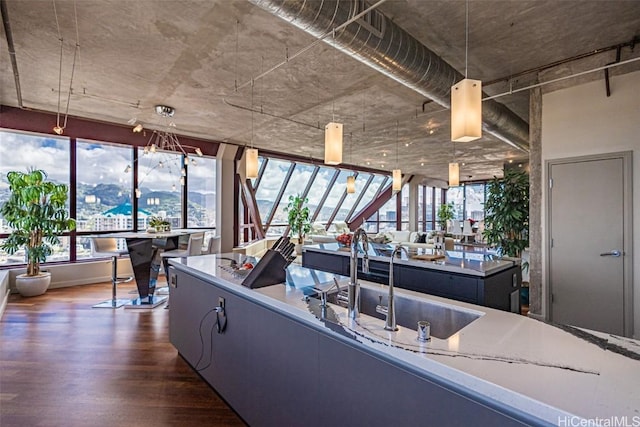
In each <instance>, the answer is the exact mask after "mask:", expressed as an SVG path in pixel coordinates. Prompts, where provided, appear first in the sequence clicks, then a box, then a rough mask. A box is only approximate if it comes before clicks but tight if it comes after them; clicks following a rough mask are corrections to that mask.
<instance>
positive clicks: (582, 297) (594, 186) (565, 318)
mask: <svg viewBox="0 0 640 427" xmlns="http://www.w3.org/2000/svg"><path fill="white" fill-rule="evenodd" d="M625 156H627V157H628V158H627V157H625ZM630 157H631V154H630V153H616V154H613V155H604V156H598V157H586V158H581V159H568V160H560V161H552V162H549V164H548V174H549V175H548V176H549V178H550V180H549V190H548V191H549V192H548V195H549V197H548V198H547V200H549V216H548V218H549V235H548V237H549V239H548V246H547V248H548V254H549V276H548V277H549V290H550V301H549V307H550V311H549V312H550V319H551V320H552V321H553V322H555V323H562V324H567V325H572V326H578V327H584V328H588V329H593V330H597V331H602V332H609V333H613V334H618V335H625V334H626V335H630V334H631V333H632V329H631V328H632V322H631V320H632V317H631V316H632V315H631V313H632V305H631V304H632V300H631V292H630V291H631V286H632V283H631V274H630V271H631V264H632V258H631V230H630V224H631V223H630V216H631V212H632V211H630V207H631V200H630V199H631V192H630V191H628V190H629V188H628V186H629V185H630V182H629V181H630V176H631V172H630V168H631V160H630Z"/></svg>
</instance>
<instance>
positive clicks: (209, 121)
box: [0, 0, 640, 180]
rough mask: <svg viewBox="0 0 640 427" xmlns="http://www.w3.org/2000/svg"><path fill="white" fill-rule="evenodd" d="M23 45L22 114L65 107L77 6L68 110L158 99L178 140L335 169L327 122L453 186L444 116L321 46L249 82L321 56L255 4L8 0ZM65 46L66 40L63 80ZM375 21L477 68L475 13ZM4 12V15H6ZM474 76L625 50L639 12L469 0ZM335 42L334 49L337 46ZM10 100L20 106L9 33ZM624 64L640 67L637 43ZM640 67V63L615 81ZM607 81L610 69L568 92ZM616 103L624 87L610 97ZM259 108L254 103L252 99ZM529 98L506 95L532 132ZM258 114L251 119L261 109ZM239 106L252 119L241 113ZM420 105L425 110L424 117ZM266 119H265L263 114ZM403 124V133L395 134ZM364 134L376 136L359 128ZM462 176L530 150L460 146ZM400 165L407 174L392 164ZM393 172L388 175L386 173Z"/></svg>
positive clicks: (2, 96)
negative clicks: (171, 111)
mask: <svg viewBox="0 0 640 427" xmlns="http://www.w3.org/2000/svg"><path fill="white" fill-rule="evenodd" d="M2 1H4V2H5V6H6V10H7V12H8V13H7V17H8V21H9V25H10V28H11V35H12V38H13V43H14V47H15V53H16V55H15V57H16V61H17V66H18V72H19V80H20V85H21V93H22V99H23V106H24V107H25V108H31V109H37V110H45V111H51V112H56V111H57V109H58V86H59V83H60V85H61V106H60V109H61V110H62V112H64V110H65V108H66V99H67V95H68V91H69V83H70V77H71V70H72V63H73V56H74V46H75V44H76V23H75V14H74V7H75V9H76V10H77V35H78V39H79V46H80V47H79V50H78V56H77V60H76V66H75V74H74V79H73V85H72V86H73V88H72V93H71V96H70V103H69V115H71V116H81V117H86V118H90V119H96V120H101V121H107V122H113V123H118V124H126V123H127V122H128V121H129V120H131V119H133V118H136V119H137V120H138V121H140V122H142V123H143V124H144V125H145V127H146V128H148V129H161V128H162V127H163V126H166V125H167V122H166V120H165V119H162V118H160V117H159V116H157V115H156V114H155V112H154V106H155V105H156V104H165V105H170V106H172V107H174V108H175V109H176V113H175V116H174V117H173V119H172V121H173V122H174V123H175V125H176V132H177V133H179V134H184V135H190V136H194V137H200V138H205V139H210V140H216V141H223V142H225V141H226V142H231V143H235V144H241V145H244V144H250V143H251V140H252V134H253V143H254V145H255V146H256V147H258V148H260V149H267V150H271V151H277V152H283V153H288V154H295V155H300V156H303V157H306V158H313V159H316V160H320V159H322V158H323V144H324V125H325V124H326V123H327V122H329V121H332V118H333V116H334V115H335V121H339V122H342V123H344V129H345V134H346V135H347V136H346V137H345V148H344V161H345V162H346V163H349V164H353V165H358V166H366V167H369V168H374V169H380V170H384V171H389V170H390V169H393V168H395V167H396V164H398V165H399V167H400V168H401V169H402V171H403V173H410V174H417V175H422V176H425V177H431V178H437V179H443V180H446V179H447V171H448V168H447V164H448V162H449V161H451V160H452V158H453V155H454V150H453V144H452V143H451V141H450V130H449V126H450V125H449V115H450V112H449V110H447V109H446V108H443V107H441V106H439V105H438V104H437V103H434V102H429V103H427V104H424V102H425V101H428V99H426V98H425V97H424V96H422V95H420V94H418V93H417V92H415V91H413V90H412V89H410V88H408V87H405V86H403V85H401V84H400V83H398V82H396V81H395V80H392V79H390V78H388V77H386V76H384V75H382V74H381V73H379V72H378V71H375V70H373V69H372V68H369V67H368V66H366V65H364V64H362V63H361V62H358V61H357V60H355V59H353V58H351V57H349V56H348V55H346V54H344V53H342V52H340V51H338V50H336V49H334V48H333V47H332V46H331V45H329V44H326V43H320V44H318V45H316V46H314V47H313V48H311V49H309V50H308V51H307V52H306V53H304V54H302V55H300V56H299V57H297V58H295V59H292V60H291V61H289V62H288V63H287V64H286V65H284V66H282V67H280V68H278V69H276V70H274V71H272V72H270V73H268V74H267V75H266V76H265V77H264V78H262V79H259V80H257V81H255V83H254V85H253V88H252V86H251V84H248V85H246V86H245V87H244V88H242V89H240V90H236V86H241V85H243V84H245V83H247V82H250V81H251V79H252V77H254V76H256V75H258V74H260V73H261V71H264V70H268V69H270V68H271V67H272V66H274V65H275V64H277V63H279V62H281V61H283V60H285V58H286V55H287V53H288V54H289V56H291V55H293V54H294V53H295V52H297V51H298V50H300V49H303V48H305V47H307V46H308V45H310V44H311V43H312V42H313V41H314V38H313V37H312V36H310V35H308V34H307V33H305V32H303V31H301V30H299V29H298V28H296V27H294V26H293V25H291V24H289V23H288V22H285V21H284V20H282V19H280V18H278V17H276V16H273V15H271V14H270V13H268V12H266V11H264V10H263V9H261V8H259V7H257V6H254V5H253V4H252V3H250V2H249V1H247V0H210V1H186V0H185V1H180V0H176V1H149V0H137V1H133V0H124V1H123V0H78V1H76V2H74V1H69V0H55V1H51V0H48V1H38V0H30V1H24V0H6V1H5V0H2ZM54 7H55V10H56V12H57V20H58V23H59V29H60V35H61V37H62V38H63V54H62V62H63V63H62V78H61V80H60V79H59V72H58V71H59V65H60V41H59V35H58V29H57V26H56V13H54ZM379 10H380V11H381V12H382V13H383V14H384V15H386V16H387V17H389V18H391V19H392V20H393V21H394V22H395V23H396V24H397V25H399V26H400V27H402V28H403V29H404V30H405V31H407V32H408V33H410V34H411V35H413V36H414V37H415V38H416V39H418V40H419V41H420V42H421V43H422V44H424V45H425V46H427V47H428V48H429V49H431V50H432V51H434V52H435V53H436V54H438V55H440V56H441V57H442V58H443V59H444V60H445V61H447V62H448V63H449V64H450V65H451V66H453V67H454V68H455V69H456V70H458V71H459V72H461V73H464V68H465V2H462V1H426V0H388V1H387V2H386V3H384V4H383V5H381V6H380V7H379ZM7 17H5V18H7ZM468 26H469V48H468V75H469V77H470V78H475V79H480V80H482V81H483V82H491V81H494V80H496V79H500V78H503V77H507V76H510V75H515V74H518V73H520V72H522V71H525V70H529V69H533V68H538V67H541V66H543V65H546V64H550V63H553V62H555V61H561V60H564V59H566V58H570V57H573V56H576V55H580V54H584V53H588V52H593V51H595V50H596V49H600V48H604V47H607V46H612V45H616V44H622V43H627V42H629V41H631V40H633V38H634V37H636V36H639V35H640V1H637V0H633V1H584V0H581V1H574V0H565V1H556V0H552V1H515V0H513V1H491V0H486V1H470V2H469V22H468ZM327 41H328V42H329V43H330V42H331V40H330V38H329V39H327ZM0 44H1V46H0V48H1V51H0V61H1V63H0V69H1V70H2V80H1V81H0V84H1V85H2V87H1V88H0V102H1V103H2V104H4V105H9V106H17V105H18V100H17V95H16V87H15V82H14V75H13V71H12V67H11V62H10V56H9V52H8V46H7V39H6V36H5V34H4V31H3V37H2V40H1V42H0ZM620 53H621V59H622V60H626V59H629V58H633V57H638V56H640V46H636V48H635V51H633V50H632V49H631V48H629V47H624V48H623V49H622V50H621V52H620ZM615 56H616V51H615V50H610V51H607V52H605V53H601V54H597V55H593V56H590V57H588V58H586V59H581V60H577V61H572V62H568V63H564V64H562V65H558V66H556V67H552V68H549V69H546V70H544V71H542V72H540V73H535V72H532V73H528V74H524V75H520V76H518V77H516V78H513V79H512V80H511V81H507V80H503V81H500V82H497V83H493V84H490V85H486V84H485V86H484V88H483V89H484V91H485V93H486V94H488V95H494V94H499V93H504V92H507V91H509V88H510V87H511V88H512V89H517V88H521V87H524V86H527V85H529V84H531V83H532V82H534V81H535V80H536V79H539V80H540V81H546V80H550V79H552V78H556V77H559V76H564V75H570V74H572V73H576V72H579V71H584V70H589V69H592V68H595V67H597V66H601V65H605V64H607V63H610V62H614V61H615ZM637 69H640V61H638V62H634V63H633V64H629V65H625V66H621V67H616V68H614V69H612V70H611V75H616V74H619V73H624V72H629V71H632V70H637ZM594 79H599V80H602V96H603V97H604V96H606V95H605V83H604V73H603V72H602V71H599V72H596V73H591V74H589V75H586V76H582V77H580V78H579V79H570V80H567V81H565V82H564V83H562V84H561V85H559V84H555V85H554V86H552V85H549V86H545V89H544V90H558V89H561V88H563V87H566V86H567V85H574V84H577V83H580V82H584V81H588V80H594ZM612 90H613V92H614V93H615V87H612ZM252 99H253V102H252ZM528 99H529V95H528V91H523V92H519V93H516V94H511V95H507V96H502V97H500V98H498V99H497V101H498V102H501V103H503V104H505V105H506V106H507V107H508V108H509V109H511V110H512V111H513V112H515V113H516V114H517V115H518V116H520V117H521V118H523V119H524V120H525V121H527V122H528V110H529V106H528V102H529V100H528ZM252 103H253V106H254V108H255V109H256V110H257V111H258V112H257V113H254V114H253V132H252V114H251V112H250V109H251V105H252ZM239 107H242V108H239ZM423 108H424V109H423ZM260 111H261V112H263V113H264V114H262V113H260ZM396 123H397V126H398V132H397V135H398V137H397V138H396ZM363 129H364V130H363ZM455 149H456V151H455V156H456V158H457V160H458V161H459V162H463V163H464V165H463V166H462V167H461V178H462V179H463V180H467V179H472V180H476V179H485V178H491V177H492V176H494V175H500V174H501V170H502V165H503V163H504V162H505V161H507V160H508V159H517V160H521V159H526V158H527V156H528V154H527V153H526V152H524V151H521V150H518V149H515V148H513V147H512V146H510V145H508V144H506V143H504V142H503V141H500V140H498V139H497V138H495V137H493V136H491V135H490V134H488V133H486V132H485V133H484V136H483V138H481V139H479V140H477V141H474V142H471V143H457V144H456V145H455ZM396 157H397V163H396ZM382 165H384V166H382Z"/></svg>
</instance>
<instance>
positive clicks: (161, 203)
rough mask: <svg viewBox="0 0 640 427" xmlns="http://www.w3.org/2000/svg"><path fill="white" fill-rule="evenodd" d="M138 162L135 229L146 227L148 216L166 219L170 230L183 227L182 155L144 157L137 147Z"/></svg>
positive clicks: (162, 153) (167, 154) (161, 154)
mask: <svg viewBox="0 0 640 427" xmlns="http://www.w3.org/2000/svg"><path fill="white" fill-rule="evenodd" d="M138 163H139V165H140V166H139V168H138V185H137V186H136V189H137V190H138V191H139V195H140V197H138V229H139V230H145V229H146V228H147V222H148V219H149V217H150V216H160V217H163V218H166V219H167V220H169V222H170V223H171V228H182V226H183V225H182V194H181V191H182V185H181V180H184V177H183V176H182V168H183V157H182V155H181V154H175V153H169V152H161V151H158V152H156V153H147V154H145V153H144V151H143V149H142V148H139V149H138Z"/></svg>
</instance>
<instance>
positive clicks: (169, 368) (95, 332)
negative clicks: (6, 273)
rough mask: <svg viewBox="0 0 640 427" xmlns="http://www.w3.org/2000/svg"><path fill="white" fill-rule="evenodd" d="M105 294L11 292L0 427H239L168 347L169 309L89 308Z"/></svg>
mask: <svg viewBox="0 0 640 427" xmlns="http://www.w3.org/2000/svg"><path fill="white" fill-rule="evenodd" d="M134 288H135V284H127V285H121V286H120V287H119V289H118V294H119V296H120V298H129V297H131V296H130V295H128V294H127V292H128V291H129V290H132V289H134ZM109 296H110V284H97V285H85V286H75V287H69V288H59V289H50V290H49V291H47V293H46V294H45V295H41V296H38V297H31V298H22V297H20V296H19V295H11V296H10V298H9V303H8V304H7V308H6V311H5V313H4V315H3V317H2V319H0V366H1V369H0V426H2V427H13V426H16V427H18V426H19V427H24V426H48V427H49V426H71V427H73V426H96V427H109V426H118V427H121V426H127V427H129V426H141V427H146V426H243V425H245V424H244V423H243V422H242V420H240V419H239V417H238V416H237V415H236V414H235V413H234V412H233V411H232V410H231V409H230V408H229V407H228V406H227V405H226V404H225V403H224V401H222V399H221V398H220V397H219V396H218V395H217V394H216V393H215V391H213V390H212V389H211V388H210V387H208V386H207V384H206V383H205V382H204V381H203V380H202V379H201V378H200V377H199V376H198V375H197V374H196V373H194V372H193V370H192V369H191V368H190V367H189V366H188V365H187V364H186V362H185V361H184V360H183V359H182V358H181V357H180V356H179V355H178V354H177V351H176V349H175V348H174V347H173V346H172V345H171V344H170V343H169V333H168V326H169V310H165V309H164V308H163V306H160V307H157V308H155V309H153V310H125V309H124V308H119V309H116V310H113V309H96V308H91V306H92V305H93V304H96V303H98V302H100V301H102V300H104V299H108V298H109Z"/></svg>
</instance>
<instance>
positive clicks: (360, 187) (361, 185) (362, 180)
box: [334, 172, 371, 221]
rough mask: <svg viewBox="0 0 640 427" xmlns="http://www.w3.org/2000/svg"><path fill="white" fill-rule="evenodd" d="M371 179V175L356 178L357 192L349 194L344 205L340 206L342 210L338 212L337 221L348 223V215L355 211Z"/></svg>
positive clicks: (365, 174) (361, 175)
mask: <svg viewBox="0 0 640 427" xmlns="http://www.w3.org/2000/svg"><path fill="white" fill-rule="evenodd" d="M351 174H353V172H349V175H351ZM369 178H371V174H369V173H360V174H358V175H357V176H356V192H355V193H351V194H347V196H346V197H345V199H344V201H343V202H342V205H340V209H339V210H338V212H337V214H336V217H335V219H334V220H335V221H346V220H347V215H349V212H351V209H353V205H354V204H355V203H356V202H357V201H358V198H359V197H360V195H361V194H362V192H363V191H365V190H366V188H365V185H366V184H367V182H368V181H369Z"/></svg>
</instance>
